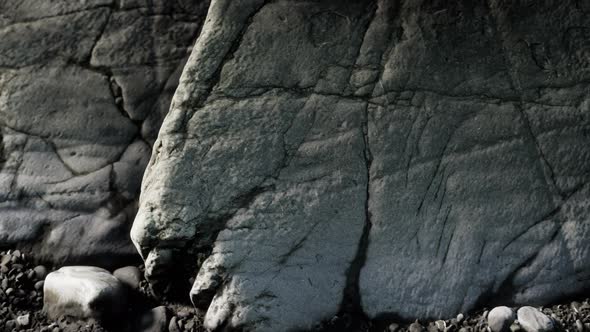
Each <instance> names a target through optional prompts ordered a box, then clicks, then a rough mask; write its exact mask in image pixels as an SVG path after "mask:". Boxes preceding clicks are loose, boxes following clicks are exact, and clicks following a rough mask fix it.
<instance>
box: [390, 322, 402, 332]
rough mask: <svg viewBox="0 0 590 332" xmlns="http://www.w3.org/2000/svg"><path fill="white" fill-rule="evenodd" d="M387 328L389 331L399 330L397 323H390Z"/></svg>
mask: <svg viewBox="0 0 590 332" xmlns="http://www.w3.org/2000/svg"><path fill="white" fill-rule="evenodd" d="M387 330H388V331H389V332H397V330H399V324H396V323H391V324H389V326H388V327H387Z"/></svg>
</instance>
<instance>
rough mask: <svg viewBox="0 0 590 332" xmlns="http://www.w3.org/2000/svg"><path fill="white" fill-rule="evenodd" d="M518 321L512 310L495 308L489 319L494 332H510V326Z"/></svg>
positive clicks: (489, 324)
mask: <svg viewBox="0 0 590 332" xmlns="http://www.w3.org/2000/svg"><path fill="white" fill-rule="evenodd" d="M515 320H516V313H515V312H514V310H512V308H508V307H504V306H502V307H495V308H494V309H492V310H491V311H490V313H489V314H488V317H487V321H488V326H489V327H490V329H491V330H492V332H508V331H510V325H512V323H514V321H515Z"/></svg>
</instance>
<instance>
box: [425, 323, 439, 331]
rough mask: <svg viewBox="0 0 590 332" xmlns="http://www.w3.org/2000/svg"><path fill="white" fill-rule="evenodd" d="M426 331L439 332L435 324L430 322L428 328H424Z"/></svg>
mask: <svg viewBox="0 0 590 332" xmlns="http://www.w3.org/2000/svg"><path fill="white" fill-rule="evenodd" d="M426 331H427V332H439V331H438V328H437V327H436V324H435V323H433V322H430V323H429V324H428V326H427V327H426Z"/></svg>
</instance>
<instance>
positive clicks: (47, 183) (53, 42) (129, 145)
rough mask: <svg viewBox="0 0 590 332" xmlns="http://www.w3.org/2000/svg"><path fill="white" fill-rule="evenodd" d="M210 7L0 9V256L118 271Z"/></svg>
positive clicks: (134, 0) (178, 3)
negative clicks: (0, 252) (16, 254)
mask: <svg viewBox="0 0 590 332" xmlns="http://www.w3.org/2000/svg"><path fill="white" fill-rule="evenodd" d="M207 6H208V3H207V1H184V0H175V1H147V0H121V1H114V0H88V1H69V0H57V1H49V0H42V1H38V0H24V1H23V0H0V143H1V144H0V157H1V159H0V246H7V245H11V246H13V245H17V244H18V245H19V246H21V247H29V248H30V249H32V250H33V252H35V255H36V257H37V258H38V259H41V260H48V261H52V262H55V263H64V262H68V263H70V264H71V263H74V262H80V261H84V263H86V264H88V263H96V264H100V265H118V264H120V262H121V261H123V260H126V259H129V258H131V257H135V256H136V253H135V250H134V249H133V246H132V245H131V243H130V240H129V235H128V233H129V229H130V227H131V221H132V220H133V218H134V216H135V211H136V209H137V198H138V194H139V186H140V182H141V178H142V175H143V171H144V168H145V166H146V164H147V161H148V159H149V155H150V153H151V144H153V141H154V140H155V138H156V135H157V132H158V130H159V127H160V124H161V121H162V119H163V116H164V115H165V114H166V113H167V111H168V108H169V104H170V99H171V98H172V94H173V93H174V90H175V89H176V85H177V83H178V77H179V76H180V73H181V71H182V68H183V66H184V62H185V61H186V58H187V57H188V53H189V51H190V49H191V46H192V44H193V43H194V40H195V39H196V37H197V35H198V33H199V31H200V26H201V21H202V19H203V17H204V15H205V14H206V10H207Z"/></svg>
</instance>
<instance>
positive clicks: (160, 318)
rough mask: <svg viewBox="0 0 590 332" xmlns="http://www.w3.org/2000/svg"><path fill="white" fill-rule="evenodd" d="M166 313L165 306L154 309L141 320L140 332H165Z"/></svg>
mask: <svg viewBox="0 0 590 332" xmlns="http://www.w3.org/2000/svg"><path fill="white" fill-rule="evenodd" d="M167 323H168V312H167V310H166V307H165V306H159V307H155V308H153V309H152V310H150V311H149V312H147V313H146V314H145V315H143V317H142V318H141V323H140V325H141V326H140V331H141V332H166V329H167V328H168V324H167Z"/></svg>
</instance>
